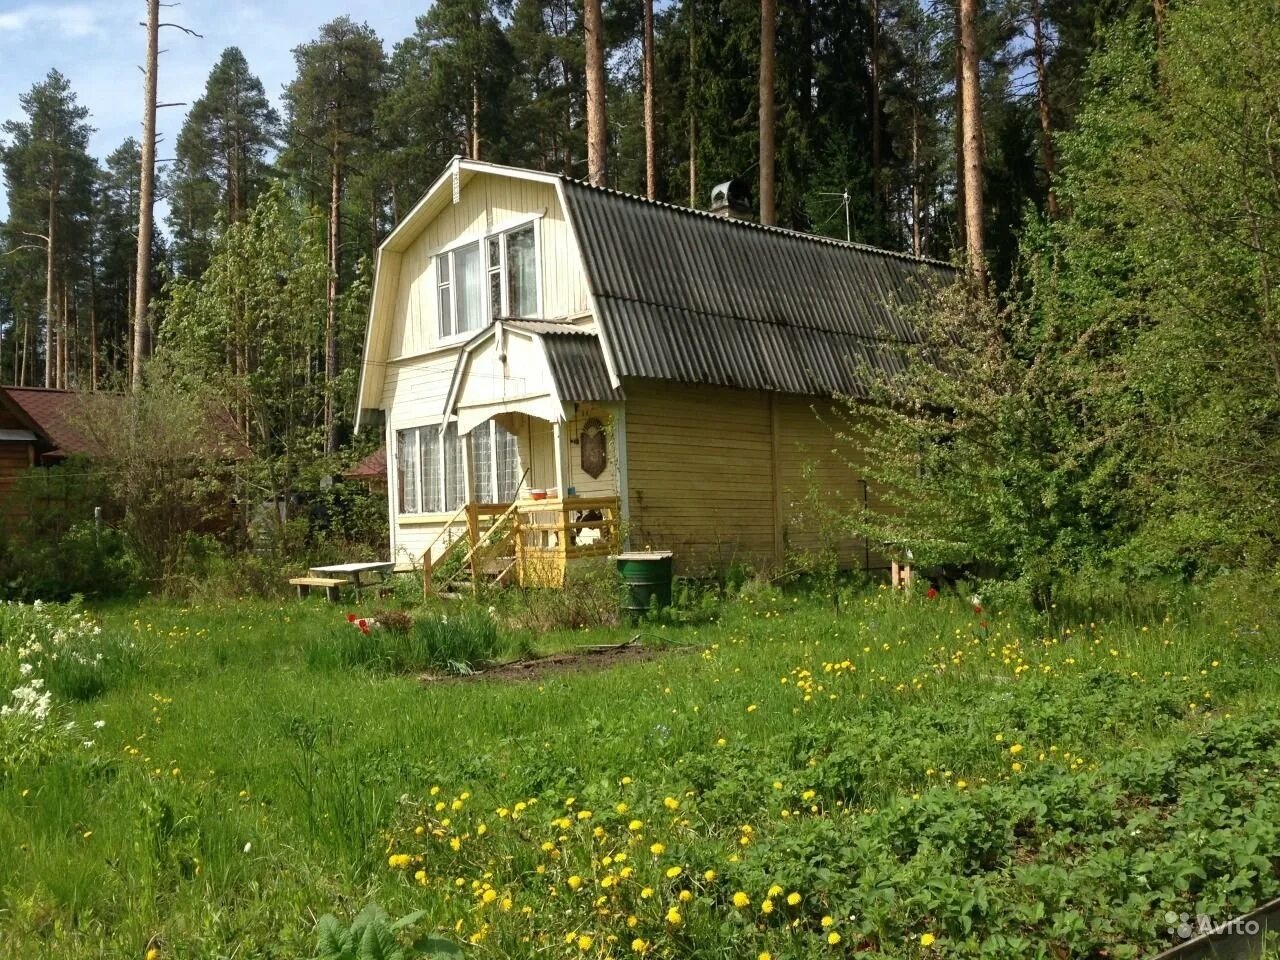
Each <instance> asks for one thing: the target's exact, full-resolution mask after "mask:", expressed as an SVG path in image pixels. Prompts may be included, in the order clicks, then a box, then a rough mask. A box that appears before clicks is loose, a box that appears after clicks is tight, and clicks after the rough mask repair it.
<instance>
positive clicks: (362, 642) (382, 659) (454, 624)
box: [306, 606, 502, 673]
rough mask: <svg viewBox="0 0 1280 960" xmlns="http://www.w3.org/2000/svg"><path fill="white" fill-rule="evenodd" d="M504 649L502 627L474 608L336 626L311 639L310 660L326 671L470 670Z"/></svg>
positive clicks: (308, 652) (308, 651)
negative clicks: (500, 635)
mask: <svg viewBox="0 0 1280 960" xmlns="http://www.w3.org/2000/svg"><path fill="white" fill-rule="evenodd" d="M501 649H502V642H501V639H500V637H499V634H498V625H497V623H495V622H494V619H493V617H492V616H490V615H489V613H488V612H487V611H484V610H480V609H478V608H476V607H474V606H468V607H461V608H459V609H457V610H456V611H450V612H447V613H436V612H427V613H422V614H420V615H417V616H415V617H413V618H412V619H411V621H410V622H408V623H405V622H402V621H401V619H400V618H399V617H397V618H395V619H390V618H388V622H386V623H383V622H379V621H378V620H377V619H376V618H374V619H370V620H367V621H361V620H357V621H356V622H354V623H351V624H348V625H343V626H341V627H334V628H332V629H331V630H329V631H327V632H325V633H321V634H318V635H316V636H313V637H311V638H309V639H308V642H307V646H306V659H307V663H308V664H309V665H310V666H312V667H314V668H316V669H322V670H332V669H338V668H349V667H367V668H371V669H375V670H383V671H387V672H392V673H411V672H419V671H424V670H435V671H447V672H452V673H469V672H473V671H474V670H475V669H476V668H478V667H481V666H483V665H484V664H486V663H488V662H490V661H492V660H493V659H495V658H496V657H497V656H498V654H499V652H500V651H501Z"/></svg>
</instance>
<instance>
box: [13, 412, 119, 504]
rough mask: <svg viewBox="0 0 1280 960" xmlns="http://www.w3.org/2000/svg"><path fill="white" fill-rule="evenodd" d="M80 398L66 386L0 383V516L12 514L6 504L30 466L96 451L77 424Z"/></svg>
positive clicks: (49, 463) (54, 462) (55, 462)
mask: <svg viewBox="0 0 1280 960" xmlns="http://www.w3.org/2000/svg"><path fill="white" fill-rule="evenodd" d="M80 402H81V401H80V395H79V394H77V393H75V392H74V391H71V390H45V389H41V388H39V387H0V515H3V516H5V517H7V518H9V519H11V520H12V519H15V518H16V513H15V510H16V508H15V507H13V506H12V505H11V504H12V501H13V496H14V491H15V487H16V486H17V484H18V478H19V477H20V476H22V475H23V474H24V473H26V472H27V471H28V470H29V469H30V468H31V467H48V466H52V465H54V464H57V463H61V462H62V461H63V460H65V459H66V458H67V457H70V456H75V455H84V456H92V455H94V454H95V453H96V452H97V447H96V445H95V444H94V442H93V439H92V438H91V437H89V436H87V435H86V434H85V432H84V430H82V429H80V427H79V426H78V425H77V419H78V418H79V417H80V415H81V414H80V406H79V405H80Z"/></svg>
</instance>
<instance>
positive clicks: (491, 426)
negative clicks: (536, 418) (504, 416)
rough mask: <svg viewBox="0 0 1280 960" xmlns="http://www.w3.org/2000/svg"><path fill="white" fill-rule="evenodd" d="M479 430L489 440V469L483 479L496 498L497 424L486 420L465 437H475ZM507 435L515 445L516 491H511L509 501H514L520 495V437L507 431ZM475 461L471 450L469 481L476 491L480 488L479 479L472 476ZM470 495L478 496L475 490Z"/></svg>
mask: <svg viewBox="0 0 1280 960" xmlns="http://www.w3.org/2000/svg"><path fill="white" fill-rule="evenodd" d="M502 429H504V430H506V428H505V427H503V428H502ZM479 430H483V431H485V433H486V434H487V435H488V438H489V469H488V471H487V473H488V476H487V477H485V480H486V481H487V482H488V485H489V489H490V490H492V491H493V495H494V496H495V497H497V496H498V494H499V492H500V491H499V489H498V487H499V482H498V481H499V476H498V422H497V421H496V420H486V421H485V422H484V423H482V424H480V425H479V426H478V427H476V428H475V429H474V430H472V431H471V433H469V434H467V436H468V437H469V438H471V437H475V435H476V432H477V431H479ZM507 433H508V434H510V436H511V437H512V438H513V439H514V440H515V445H516V489H515V490H513V491H512V493H511V499H513V500H514V499H515V498H516V497H518V496H519V495H520V471H519V468H520V437H519V435H518V434H516V433H514V432H512V431H510V430H507ZM468 442H469V441H468ZM477 460H478V458H477V457H476V455H475V450H474V448H473V449H472V450H471V469H472V473H473V476H472V478H471V479H472V480H473V481H476V488H477V490H478V488H479V486H480V484H479V480H480V478H479V477H478V476H476V475H474V474H475V469H476V463H477ZM472 495H473V496H476V497H477V498H478V496H479V494H478V493H477V492H476V490H473V491H472ZM486 502H488V501H486ZM492 502H496V503H506V502H508V501H507V500H504V499H502V498H499V499H497V500H496V501H492Z"/></svg>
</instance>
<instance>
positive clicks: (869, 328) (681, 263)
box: [564, 180, 954, 396]
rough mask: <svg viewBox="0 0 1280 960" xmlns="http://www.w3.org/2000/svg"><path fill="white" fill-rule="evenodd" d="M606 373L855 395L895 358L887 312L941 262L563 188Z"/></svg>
mask: <svg viewBox="0 0 1280 960" xmlns="http://www.w3.org/2000/svg"><path fill="white" fill-rule="evenodd" d="M564 188H565V199H566V203H567V205H568V207H569V211H568V212H569V217H570V220H571V221H572V223H573V225H574V227H575V229H576V230H577V233H578V237H579V242H580V246H581V249H582V256H583V260H584V264H585V267H586V272H587V280H588V284H589V285H590V288H591V292H592V295H593V297H594V299H595V303H596V308H597V310H596V322H597V323H598V324H599V326H600V329H601V332H602V335H603V337H604V339H605V341H606V344H607V346H608V348H609V350H610V351H611V353H612V355H613V359H614V365H615V368H616V370H617V372H618V375H619V376H624V377H625V376H634V377H654V378H659V379H667V380H679V381H684V382H689V383H712V384H719V385H723V386H731V387H745V388H752V389H760V390H776V391H780V392H785V393H798V394H809V395H812V394H828V393H835V392H843V393H851V394H853V395H855V396H863V395H866V392H867V391H866V385H865V384H864V383H863V382H862V378H861V377H859V376H858V367H859V365H861V364H864V363H866V364H871V365H874V366H875V367H878V368H880V369H883V370H896V369H899V368H900V367H901V365H902V358H901V356H900V352H899V351H898V350H896V349H895V346H897V345H900V344H903V343H909V342H915V341H916V340H917V339H918V338H917V336H916V333H915V331H914V330H912V329H911V327H910V325H909V324H908V323H906V322H905V321H904V320H903V319H902V317H901V315H900V311H899V309H897V308H898V307H900V306H901V305H903V304H906V303H909V302H910V301H911V300H913V299H914V298H915V297H916V296H917V295H918V291H919V290H920V289H921V287H922V286H923V285H926V284H929V283H934V282H939V281H941V282H947V281H948V280H950V279H951V277H952V276H953V275H954V270H953V268H951V267H950V266H949V265H947V264H945V263H942V262H940V261H936V260H925V259H917V258H914V257H910V256H907V255H904V254H898V253H892V252H889V251H883V250H876V249H875V248H872V247H866V246H862V245H860V244H849V243H843V242H841V241H837V240H830V239H827V238H823V237H814V236H811V235H809V234H803V233H797V232H795V231H791V230H783V229H781V228H777V227H763V226H760V225H758V224H752V223H747V222H744V221H741V220H730V219H726V218H723V217H719V216H715V215H713V214H710V213H706V212H704V211H697V210H690V209H687V208H685V207H677V206H674V205H671V204H666V203H659V202H655V201H651V200H645V199H643V198H640V197H633V196H630V195H628V194H622V193H617V192H616V191H612V190H606V189H601V188H599V187H593V186H589V185H587V184H584V183H581V182H579V181H576V180H566V181H565V183H564Z"/></svg>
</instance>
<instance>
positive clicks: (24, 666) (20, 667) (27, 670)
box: [18, 663, 35, 677]
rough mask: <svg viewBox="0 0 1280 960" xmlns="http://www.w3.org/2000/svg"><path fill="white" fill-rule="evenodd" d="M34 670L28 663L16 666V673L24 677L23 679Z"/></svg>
mask: <svg viewBox="0 0 1280 960" xmlns="http://www.w3.org/2000/svg"><path fill="white" fill-rule="evenodd" d="M34 669H35V667H33V666H32V665H31V664H29V663H20V664H18V672H19V673H20V674H22V675H23V676H24V677H25V676H26V675H27V674H29V673H30V672H31V671H32V670H34Z"/></svg>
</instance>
